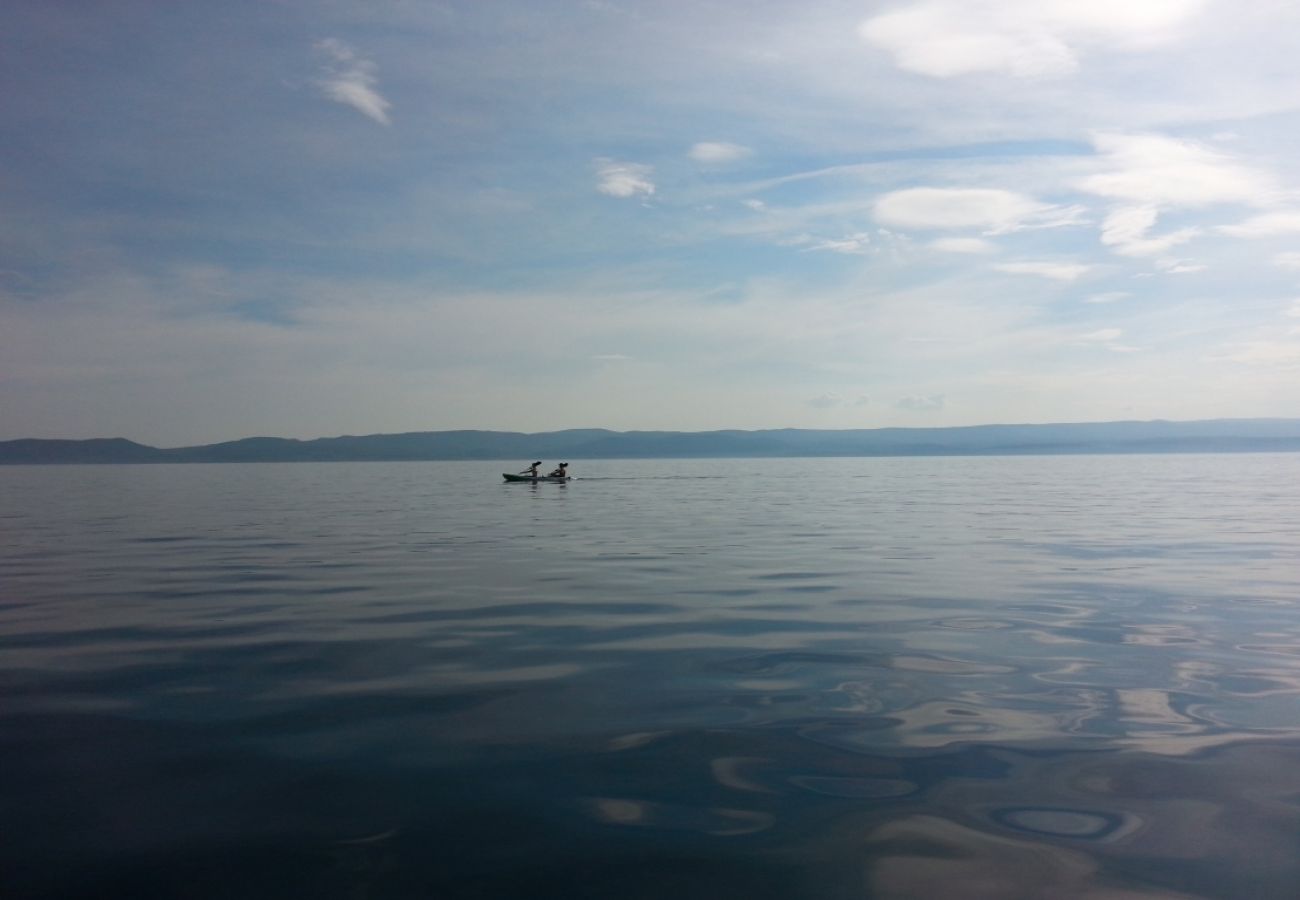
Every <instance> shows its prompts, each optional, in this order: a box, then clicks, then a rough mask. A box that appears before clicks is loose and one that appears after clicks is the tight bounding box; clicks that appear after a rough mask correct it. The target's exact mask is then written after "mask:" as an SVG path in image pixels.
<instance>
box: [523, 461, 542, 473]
mask: <svg viewBox="0 0 1300 900" xmlns="http://www.w3.org/2000/svg"><path fill="white" fill-rule="evenodd" d="M541 464H542V461H541V460H540V459H539V460H538V461H537V462H535V463H533V464H532V465H531V466H529V467H528V468H526V469H524V470H523V471H522V472H520V473H519V474H520V475H531V476H533V477H534V478H536V477H537V467H538V466H540V465H541Z"/></svg>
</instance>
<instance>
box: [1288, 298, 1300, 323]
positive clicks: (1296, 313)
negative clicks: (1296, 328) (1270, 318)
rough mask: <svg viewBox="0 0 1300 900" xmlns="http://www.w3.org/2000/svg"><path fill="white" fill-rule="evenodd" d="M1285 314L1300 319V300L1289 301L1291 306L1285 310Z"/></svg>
mask: <svg viewBox="0 0 1300 900" xmlns="http://www.w3.org/2000/svg"><path fill="white" fill-rule="evenodd" d="M1286 315H1288V316H1290V317H1291V318H1293V319H1300V300H1292V301H1291V308H1290V309H1288V310H1287V311H1286Z"/></svg>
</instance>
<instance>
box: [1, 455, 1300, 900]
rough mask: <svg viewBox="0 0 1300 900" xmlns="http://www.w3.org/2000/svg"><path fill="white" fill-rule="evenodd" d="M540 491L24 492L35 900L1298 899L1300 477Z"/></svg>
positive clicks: (1118, 475)
mask: <svg viewBox="0 0 1300 900" xmlns="http://www.w3.org/2000/svg"><path fill="white" fill-rule="evenodd" d="M516 468H517V467H516ZM501 469H502V466H501V464H498V463H488V464H484V463H427V464H426V463H406V464H391V465H390V464H357V465H350V464H322V465H246V466H146V467H48V468H8V469H0V536H2V538H3V540H2V544H0V896H3V897H5V898H26V897H104V898H117V897H122V898H127V897H129V898H150V897H167V898H172V897H177V898H179V897H184V898H263V897H276V898H280V897H286V898H288V897H303V898H416V897H420V898H461V897H466V898H471V897H472V898H498V897H500V898H659V897H665V898H672V900H689V898H733V897H734V898H746V900H758V898H804V897H807V898H850V897H851V898H961V900H967V898H970V900H986V898H987V900H1002V898H1044V900H1056V898H1065V900H1137V898H1149V900H1154V898H1161V900H1164V898H1189V897H1197V898H1234V900H1236V898H1260V900H1270V898H1296V897H1300V702H1298V701H1300V590H1298V585H1300V455H1221V456H1125V457H1055V458H1053V457H1038V458H992V459H989V458H985V459H873V460H858V459H853V460H787V461H707V462H705V461H687V462H662V461H658V462H647V463H631V464H629V463H582V464H581V465H575V473H574V474H576V475H578V476H587V477H586V478H583V479H581V480H578V481H574V482H572V483H570V484H568V485H551V484H544V485H536V486H533V485H505V484H502V483H500V478H499V475H498V474H497V473H498V472H500V471H501ZM776 471H780V472H782V473H784V474H783V475H781V476H780V477H765V473H771V472H776ZM628 476H633V477H628Z"/></svg>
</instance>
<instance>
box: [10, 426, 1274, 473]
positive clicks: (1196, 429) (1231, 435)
mask: <svg viewBox="0 0 1300 900" xmlns="http://www.w3.org/2000/svg"><path fill="white" fill-rule="evenodd" d="M1297 450H1300V419H1212V420H1206V421H1199V422H1166V421H1151V422H1081V423H1071V424H1054V425H973V426H967V427H960V428H871V429H855V430H840V431H818V430H808V429H800V428H781V429H775V430H766V431H694V432H686V431H606V430H604V429H599V428H596V429H576V430H570V431H547V432H542V433H540V434H523V433H519V432H512V431H422V432H413V433H409V434H372V435H366V436H362V437H352V436H345V437H332V438H316V439H315V440H307V441H303V440H294V439H291V438H274V437H254V438H245V439H243V440H238V441H226V442H224V443H220V444H204V445H201V446H195V447H176V448H172V449H161V448H158V447H149V446H146V445H144V444H137V443H135V442H134V441H129V440H126V439H125V438H95V439H91V440H44V439H36V438H25V439H22V440H15V441H0V465H6V464H7V465H24V464H27V465H31V464H53V463H186V462H205V463H210V462H346V461H395V460H437V459H441V460H452V459H481V460H488V459H503V460H514V461H520V462H523V461H531V460H534V459H546V460H561V459H562V460H573V459H635V458H639V459H655V458H673V457H677V458H688V457H697V458H698V457H781V456H989V455H1008V454H1043V453H1226V452H1259V451H1297Z"/></svg>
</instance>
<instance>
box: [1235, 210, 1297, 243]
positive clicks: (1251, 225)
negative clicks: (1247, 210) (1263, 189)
mask: <svg viewBox="0 0 1300 900" xmlns="http://www.w3.org/2000/svg"><path fill="white" fill-rule="evenodd" d="M1218 230H1219V231H1220V232H1222V233H1223V234H1227V235H1231V236H1232V237H1240V238H1262V237H1273V236H1274V235H1279V234H1295V233H1296V232H1298V231H1300V212H1271V213H1263V214H1262V215H1258V216H1254V217H1252V218H1249V219H1247V220H1246V221H1244V222H1238V223H1237V224H1236V225H1221V226H1220V227H1219V229H1218Z"/></svg>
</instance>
